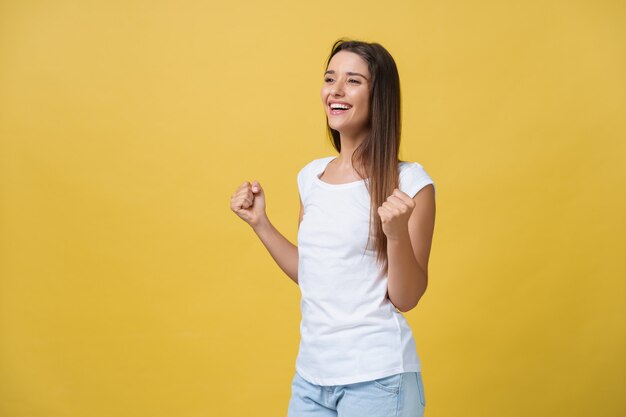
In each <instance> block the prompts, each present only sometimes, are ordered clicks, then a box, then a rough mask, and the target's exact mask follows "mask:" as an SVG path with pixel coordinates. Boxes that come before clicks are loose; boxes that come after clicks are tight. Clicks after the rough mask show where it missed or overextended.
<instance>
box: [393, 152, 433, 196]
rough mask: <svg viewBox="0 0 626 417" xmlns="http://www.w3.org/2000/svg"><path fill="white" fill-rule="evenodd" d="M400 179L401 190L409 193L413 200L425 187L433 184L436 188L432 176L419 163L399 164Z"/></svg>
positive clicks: (404, 162) (405, 162)
mask: <svg viewBox="0 0 626 417" xmlns="http://www.w3.org/2000/svg"><path fill="white" fill-rule="evenodd" d="M398 172H399V179H400V190H401V191H404V192H405V193H407V194H408V195H409V196H410V197H411V198H413V196H415V194H417V192H418V191H419V190H421V189H422V188H424V187H425V186H427V185H429V184H432V185H433V188H434V187H435V184H434V181H433V179H432V178H431V176H430V175H429V174H428V173H427V172H426V169H425V168H424V167H423V166H422V164H420V163H419V162H415V161H402V162H400V163H399V164H398Z"/></svg>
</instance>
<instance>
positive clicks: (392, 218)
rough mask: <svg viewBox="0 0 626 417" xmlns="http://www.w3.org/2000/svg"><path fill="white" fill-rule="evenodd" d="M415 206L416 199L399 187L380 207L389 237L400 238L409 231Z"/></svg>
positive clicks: (381, 217) (379, 211) (384, 226)
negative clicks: (410, 219)
mask: <svg viewBox="0 0 626 417" xmlns="http://www.w3.org/2000/svg"><path fill="white" fill-rule="evenodd" d="M414 208H415V201H413V199H412V198H411V197H409V196H408V194H406V193H404V192H402V191H400V190H399V189H398V188H395V189H394V190H393V194H391V195H390V196H389V197H387V200H385V202H384V203H383V205H382V206H380V207H378V210H377V212H378V215H379V216H380V219H381V220H382V223H383V232H385V235H386V236H387V239H400V238H401V237H403V236H404V235H406V234H407V233H408V230H409V217H411V213H413V209H414Z"/></svg>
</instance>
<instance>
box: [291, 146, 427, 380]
mask: <svg viewBox="0 0 626 417" xmlns="http://www.w3.org/2000/svg"><path fill="white" fill-rule="evenodd" d="M335 158H336V157H334V156H329V157H324V158H320V159H315V160H313V161H311V162H309V163H308V164H307V165H305V166H304V167H303V168H302V169H301V170H300V171H299V172H298V178H297V179H298V189H299V192H300V198H301V199H302V203H303V205H304V217H303V218H302V222H301V223H300V226H299V229H298V285H299V287H300V291H301V293H302V298H301V301H300V310H301V314H302V321H301V323H300V334H301V339H300V347H299V352H298V357H297V359H296V371H297V372H298V374H300V376H302V378H304V379H306V380H307V381H309V382H311V383H314V384H317V385H344V384H352V383H356V382H363V381H369V380H372V379H378V378H382V377H385V376H389V375H393V374H397V373H401V372H417V371H421V363H420V359H419V357H418V355H417V350H416V347H415V340H414V339H413V333H412V332H411V328H410V326H409V324H408V323H407V321H406V319H405V318H404V316H403V314H402V313H401V312H400V311H398V310H396V308H395V306H394V305H393V304H392V303H391V301H390V300H389V299H388V298H387V297H386V294H387V275H382V276H381V274H380V271H379V267H378V265H377V264H376V261H375V252H374V249H373V248H374V246H373V240H374V236H372V238H371V240H370V247H369V248H368V249H367V250H365V245H366V242H367V236H368V226H369V215H370V212H369V211H370V196H369V193H368V191H367V188H366V185H365V181H368V180H367V179H365V180H359V181H353V182H349V183H344V184H330V183H327V182H325V181H323V180H321V179H320V178H319V175H320V174H321V173H322V172H323V171H324V170H325V169H326V166H327V165H328V163H329V162H330V161H331V160H333V159H335ZM398 170H399V175H400V186H399V188H400V190H401V191H403V192H405V193H407V194H408V195H409V196H410V197H411V198H412V197H413V196H414V195H415V194H416V193H417V192H418V191H419V190H420V189H422V188H423V187H424V186H426V185H428V184H433V187H434V183H433V181H432V179H431V178H430V176H429V175H428V174H427V173H426V171H425V170H424V168H423V167H422V166H421V165H420V164H418V163H417V162H400V163H399V169H398Z"/></svg>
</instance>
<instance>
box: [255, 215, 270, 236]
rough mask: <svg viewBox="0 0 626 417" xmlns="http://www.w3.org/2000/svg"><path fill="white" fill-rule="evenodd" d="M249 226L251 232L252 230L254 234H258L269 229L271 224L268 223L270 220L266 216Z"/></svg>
mask: <svg viewBox="0 0 626 417" xmlns="http://www.w3.org/2000/svg"><path fill="white" fill-rule="evenodd" d="M250 226H251V227H252V230H254V232H255V233H256V234H259V233H261V232H263V230H267V229H269V228H270V226H271V223H270V219H269V218H268V217H267V216H263V217H260V218H259V220H258V221H257V222H256V223H254V224H250Z"/></svg>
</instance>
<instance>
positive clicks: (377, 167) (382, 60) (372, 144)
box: [326, 39, 401, 274]
mask: <svg viewBox="0 0 626 417" xmlns="http://www.w3.org/2000/svg"><path fill="white" fill-rule="evenodd" d="M339 51H349V52H354V53H356V54H358V55H359V56H361V58H363V59H364V60H365V61H366V62H367V65H368V69H369V72H370V75H371V77H372V83H371V84H370V86H371V89H370V114H369V118H368V127H369V133H368V135H367V137H366V138H365V140H364V141H363V142H362V143H361V144H360V145H359V146H358V147H357V148H356V149H355V151H354V153H353V155H352V166H353V167H355V170H357V172H358V174H359V175H360V176H361V178H366V174H369V175H368V176H369V179H368V182H369V185H368V191H369V194H370V205H371V207H370V222H369V224H370V229H369V234H368V238H367V244H366V250H367V248H368V247H369V246H370V245H369V243H370V240H371V238H372V237H373V238H374V250H375V252H376V261H377V262H378V263H379V265H381V266H382V268H381V271H382V272H384V273H385V274H386V273H387V267H388V259H387V236H386V235H385V233H384V232H383V226H382V221H381V220H380V216H378V212H377V209H378V207H380V206H381V205H382V204H383V203H384V202H385V201H386V200H387V197H388V196H390V195H391V194H392V193H393V189H394V188H398V187H399V178H398V165H399V162H401V161H400V160H399V159H398V154H399V150H400V130H401V104H400V77H399V75H398V68H397V67H396V63H395V61H394V60H393V57H392V56H391V54H390V53H389V52H388V51H387V50H386V49H385V48H383V46H382V45H380V44H378V43H368V42H362V41H357V40H346V39H339V40H337V41H336V42H335V43H334V44H333V47H332V49H331V52H330V55H329V56H328V59H327V61H326V69H328V64H329V63H330V60H331V58H332V57H333V56H334V55H335V54H336V53H338V52H339ZM326 127H327V132H328V135H329V137H330V139H331V142H332V144H333V146H334V148H335V149H336V150H337V152H341V141H340V139H339V138H340V134H339V132H338V131H337V130H334V129H332V128H331V127H330V126H329V124H328V116H326ZM355 162H356V163H355ZM361 167H362V168H361ZM361 169H362V170H364V171H365V172H361V171H360V170H361Z"/></svg>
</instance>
